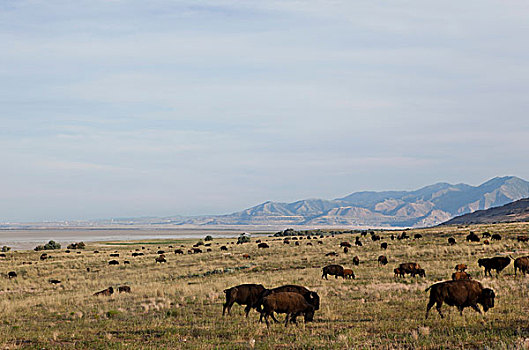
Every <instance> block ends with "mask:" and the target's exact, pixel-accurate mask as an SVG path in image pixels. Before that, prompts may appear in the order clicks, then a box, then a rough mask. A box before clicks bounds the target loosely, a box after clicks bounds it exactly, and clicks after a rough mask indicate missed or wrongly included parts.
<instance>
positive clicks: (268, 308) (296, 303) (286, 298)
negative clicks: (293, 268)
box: [261, 292, 315, 327]
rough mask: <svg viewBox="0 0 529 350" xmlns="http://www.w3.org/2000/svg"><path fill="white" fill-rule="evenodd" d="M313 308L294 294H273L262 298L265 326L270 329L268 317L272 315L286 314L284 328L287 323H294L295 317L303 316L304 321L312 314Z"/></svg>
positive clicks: (302, 298)
mask: <svg viewBox="0 0 529 350" xmlns="http://www.w3.org/2000/svg"><path fill="white" fill-rule="evenodd" d="M314 310H315V308H314V306H313V305H311V304H309V303H308V302H307V300H305V298H304V297H303V296H302V295H300V294H298V293H294V292H279V293H273V294H270V295H268V296H266V297H264V298H263V311H262V312H261V314H263V315H264V319H265V322H266V326H267V327H270V323H269V322H268V317H269V316H270V315H271V314H272V313H273V312H276V313H284V314H287V316H286V318H285V327H286V326H287V325H288V322H289V321H290V322H292V323H296V317H297V316H299V315H301V314H304V316H305V320H308V318H309V317H310V315H313V314H314Z"/></svg>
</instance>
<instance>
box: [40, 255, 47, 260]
mask: <svg viewBox="0 0 529 350" xmlns="http://www.w3.org/2000/svg"><path fill="white" fill-rule="evenodd" d="M46 259H48V254H46V253H42V254H41V255H40V260H46Z"/></svg>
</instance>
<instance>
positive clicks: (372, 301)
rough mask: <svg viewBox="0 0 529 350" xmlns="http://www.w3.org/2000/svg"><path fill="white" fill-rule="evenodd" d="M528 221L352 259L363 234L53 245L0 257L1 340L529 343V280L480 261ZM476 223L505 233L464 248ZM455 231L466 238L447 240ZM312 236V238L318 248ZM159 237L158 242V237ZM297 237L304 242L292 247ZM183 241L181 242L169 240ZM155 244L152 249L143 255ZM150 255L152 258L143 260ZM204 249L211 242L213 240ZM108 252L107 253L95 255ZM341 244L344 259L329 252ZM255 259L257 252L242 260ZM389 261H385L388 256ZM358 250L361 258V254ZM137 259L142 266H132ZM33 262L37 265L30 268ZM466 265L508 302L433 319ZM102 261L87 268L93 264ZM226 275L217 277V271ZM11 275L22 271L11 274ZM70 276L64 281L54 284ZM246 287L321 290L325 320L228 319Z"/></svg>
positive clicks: (463, 230) (376, 249)
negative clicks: (406, 267) (399, 272)
mask: <svg viewBox="0 0 529 350" xmlns="http://www.w3.org/2000/svg"><path fill="white" fill-rule="evenodd" d="M528 229H529V225H528V224H498V225H486V226H479V227H446V228H432V229H423V230H414V231H411V232H409V235H411V236H413V234H414V233H417V232H420V233H421V234H422V235H423V236H424V238H422V239H419V240H413V239H410V240H404V241H397V240H394V241H391V240H390V239H389V236H390V235H391V233H390V232H382V233H379V234H380V235H382V237H383V240H382V241H386V242H388V243H389V248H388V250H387V251H382V250H381V249H380V241H379V242H371V240H370V239H369V238H368V237H365V238H362V241H363V242H364V246H363V247H353V248H352V249H350V251H349V253H348V254H344V253H343V252H342V250H341V249H340V248H339V246H338V245H339V243H340V242H341V241H344V240H347V241H349V242H351V243H352V242H353V241H354V236H357V234H354V235H352V234H344V235H336V236H335V237H334V238H332V237H326V238H324V239H323V242H324V244H323V245H320V244H316V240H310V241H308V240H306V239H303V240H301V241H300V246H295V245H294V244H290V245H284V244H283V242H282V239H280V238H272V237H265V238H261V239H262V240H263V241H266V242H268V244H269V245H270V246H271V248H270V249H257V245H256V244H255V242H254V241H255V238H254V239H253V241H252V243H247V244H244V245H235V244H234V245H232V244H229V245H228V247H229V251H228V252H222V251H220V249H219V248H220V246H221V245H223V244H226V243H228V242H232V241H234V240H233V239H215V240H214V241H213V242H212V246H211V248H212V249H213V251H212V252H210V253H203V254H194V255H187V254H185V255H175V254H174V253H173V250H174V249H176V248H180V245H184V246H185V247H184V248H182V249H184V251H187V249H188V248H190V247H191V245H192V244H193V243H195V242H196V241H197V240H178V241H177V242H175V241H171V242H169V241H167V240H161V241H158V242H152V241H151V242H143V243H142V242H126V243H127V244H122V243H123V242H117V243H119V244H108V243H100V244H90V245H88V247H87V249H85V250H83V251H81V253H80V254H77V252H76V251H72V252H71V253H66V252H65V251H64V249H63V250H60V251H48V254H49V255H51V256H52V258H51V259H49V260H46V261H40V260H39V256H40V254H41V252H33V251H16V252H9V253H7V258H0V267H1V269H0V272H1V273H3V274H4V276H3V277H2V278H0V310H2V315H3V317H2V321H1V324H0V347H2V348H8V349H9V348H35V349H37V348H38V349H40V348H90V349H98V348H101V349H107V348H116V349H122V348H191V349H213V348H224V349H234V348H235V349H248V348H256V349H281V348H286V349H304V348H306V349H313V348H324V349H344V348H367V349H369V348H373V349H380V348H388V349H394V348H406V349H408V348H480V349H482V348H486V347H489V348H528V347H529V304H528V295H529V285H528V282H529V277H526V278H524V277H518V278H515V277H514V273H513V267H512V264H511V265H510V266H509V267H507V269H506V270H505V271H504V272H503V273H502V274H501V275H500V277H499V278H496V277H494V278H492V279H491V278H485V277H484V276H483V272H482V271H481V270H480V269H479V268H478V266H477V260H478V259H479V258H481V257H490V256H494V255H498V254H509V255H511V256H514V257H518V256H522V255H529V244H527V243H518V242H517V241H516V239H515V238H516V235H517V234H521V233H526V232H527V231H528ZM470 230H473V231H475V232H476V233H478V235H480V233H481V232H483V231H490V232H491V233H496V232H497V233H500V234H501V235H502V236H503V240H502V241H499V242H491V244H490V245H484V244H482V243H466V242H464V236H465V235H466V234H468V232H469V231H470ZM450 236H453V237H455V238H456V240H457V242H458V244H457V245H456V246H448V244H447V238H448V237H450ZM307 242H312V244H313V246H308V245H307V244H306V243H307ZM147 243H155V244H147ZM292 243H293V242H292ZM168 245H173V246H174V248H173V249H170V248H168ZM158 246H160V247H161V249H163V250H165V251H166V252H167V253H166V259H167V263H166V264H156V263H155V261H154V259H155V257H156V256H157V254H156V252H157V251H158ZM141 247H145V249H141ZM135 249H139V250H140V251H141V252H144V253H145V256H139V257H132V256H131V254H132V252H134V251H135ZM201 249H203V250H204V251H205V248H204V247H201ZM94 250H98V251H99V253H98V254H95V253H94V252H93V251H94ZM114 251H118V252H119V254H120V257H119V258H117V260H118V261H120V265H119V266H109V265H108V261H109V260H112V259H114V258H110V257H109V254H110V253H113V252H114ZM330 251H336V252H338V253H339V256H338V257H325V256H324V254H325V253H327V252H330ZM243 253H248V254H250V255H251V257H252V259H251V260H246V259H243V257H242V254H243ZM381 254H383V255H386V256H387V257H388V259H389V261H390V263H389V264H388V265H387V266H383V267H380V266H378V264H377V257H378V256H379V255H381ZM355 255H357V256H358V257H359V258H360V261H361V263H360V266H353V265H352V258H353V257H354V256H355ZM124 260H129V261H130V262H131V264H130V265H123V261H124ZM408 261H415V262H418V263H419V264H421V266H422V267H423V268H424V269H425V270H426V273H427V277H426V278H425V279H420V278H419V279H414V278H411V277H407V278H405V279H395V278H394V277H393V268H394V267H395V266H396V265H398V263H401V262H408ZM29 262H31V264H28V263H29ZM331 263H338V264H342V265H344V266H345V267H348V268H352V269H353V270H354V272H355V274H356V277H357V279H356V280H343V279H341V278H340V279H334V278H333V277H330V278H329V280H328V281H327V280H322V279H321V267H323V266H325V265H327V264H331ZM456 263H467V264H468V265H469V270H468V272H469V273H470V274H471V275H472V276H473V277H474V278H475V279H476V280H479V281H481V282H482V283H483V284H484V285H485V286H486V287H491V288H493V289H494V290H495V292H496V294H497V299H496V307H495V308H493V309H492V310H490V311H489V312H488V313H487V314H485V316H481V315H479V314H477V313H475V312H474V311H473V310H471V309H466V310H465V312H464V314H463V317H461V316H459V313H458V312H457V311H456V310H455V309H454V308H450V307H448V306H446V305H445V306H444V307H443V308H444V310H445V315H447V316H448V317H447V318H445V319H441V318H440V317H439V315H438V314H437V312H436V311H435V309H434V310H432V313H431V317H430V318H429V319H428V320H425V319H424V314H425V307H426V302H427V297H428V295H427V293H425V292H424V289H425V288H426V287H428V286H429V285H431V284H432V283H434V282H437V281H441V280H446V279H449V278H450V276H451V274H452V272H453V268H454V266H455V264H456ZM87 267H88V268H90V271H89V272H88V271H87V269H86V268H87ZM215 270H217V271H222V273H214V274H212V273H211V272H212V271H215ZM8 271H16V272H17V273H18V277H17V278H14V279H8V278H7V272H8ZM52 278H53V279H59V280H61V281H62V283H61V284H59V285H53V284H50V283H49V282H48V281H49V279H52ZM241 283H262V284H263V285H264V286H265V287H268V288H272V287H276V286H280V285H282V284H299V285H303V286H306V287H308V288H309V289H311V290H314V291H317V292H318V294H319V295H320V297H321V309H320V310H319V311H318V312H316V315H315V322H313V323H309V324H304V323H303V322H302V320H301V319H300V322H299V323H298V325H297V326H295V325H293V326H289V327H288V328H285V327H284V326H283V325H282V324H273V325H272V326H271V328H270V330H268V329H267V328H266V326H265V324H259V323H258V322H257V320H258V314H257V313H256V312H255V311H253V310H252V312H251V313H250V317H249V318H248V319H246V318H244V313H243V308H242V307H240V306H238V305H234V307H233V308H232V315H231V316H230V317H222V315H221V314H222V304H223V302H224V293H223V290H224V289H226V288H229V287H231V286H234V285H238V284H241ZM120 285H128V286H130V287H131V289H132V293H131V294H117V293H115V294H114V295H112V296H110V297H94V296H92V294H93V293H94V292H96V291H99V290H102V289H105V288H107V287H109V286H113V287H114V289H115V290H116V291H117V287H118V286H120Z"/></svg>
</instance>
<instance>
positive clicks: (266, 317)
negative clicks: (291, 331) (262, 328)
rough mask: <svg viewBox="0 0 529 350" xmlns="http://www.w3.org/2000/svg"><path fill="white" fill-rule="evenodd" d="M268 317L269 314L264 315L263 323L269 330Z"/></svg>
mask: <svg viewBox="0 0 529 350" xmlns="http://www.w3.org/2000/svg"><path fill="white" fill-rule="evenodd" d="M268 315H270V314H268V313H267V314H266V315H265V317H264V319H265V322H266V328H270V322H268Z"/></svg>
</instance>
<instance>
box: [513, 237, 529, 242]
mask: <svg viewBox="0 0 529 350" xmlns="http://www.w3.org/2000/svg"><path fill="white" fill-rule="evenodd" d="M516 239H517V240H518V242H529V237H527V236H518V237H516Z"/></svg>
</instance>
